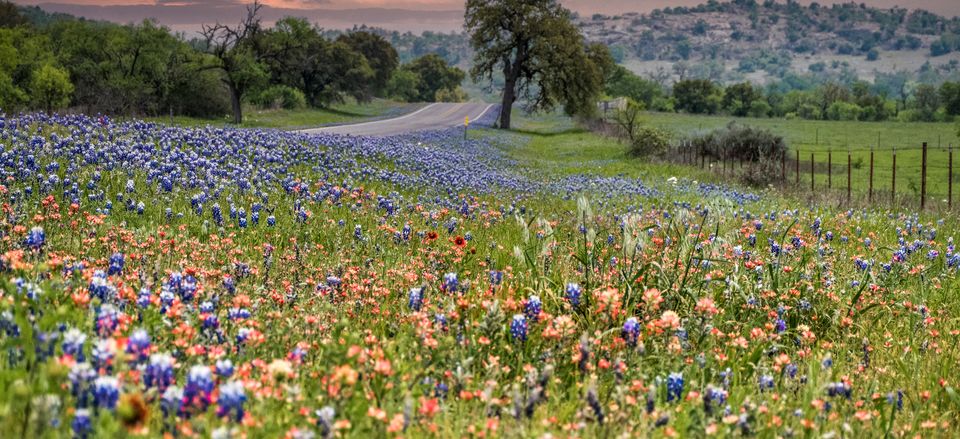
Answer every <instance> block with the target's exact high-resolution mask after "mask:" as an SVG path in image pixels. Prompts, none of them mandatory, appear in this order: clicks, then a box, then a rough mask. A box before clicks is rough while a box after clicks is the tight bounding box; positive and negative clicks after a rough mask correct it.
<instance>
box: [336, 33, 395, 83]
mask: <svg viewBox="0 0 960 439" xmlns="http://www.w3.org/2000/svg"><path fill="white" fill-rule="evenodd" d="M337 41H338V42H341V43H345V44H346V45H347V46H349V47H350V48H351V49H353V50H354V51H356V52H359V53H360V54H362V55H363V56H364V58H366V59H367V63H368V64H369V65H370V68H371V69H373V72H374V78H373V81H371V82H370V83H369V84H370V91H369V93H370V95H371V96H372V95H381V94H382V93H383V91H384V89H385V88H386V86H387V82H389V81H390V78H392V77H393V72H394V71H395V70H396V69H397V67H398V66H399V65H400V58H399V56H398V55H397V50H396V49H394V47H393V45H391V44H390V42H389V41H387V40H386V39H384V38H383V37H381V36H380V35H377V34H374V33H372V32H366V31H355V32H350V33H348V34H344V35H341V36H340V37H339V38H337Z"/></svg>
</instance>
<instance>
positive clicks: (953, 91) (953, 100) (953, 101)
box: [940, 81, 960, 116]
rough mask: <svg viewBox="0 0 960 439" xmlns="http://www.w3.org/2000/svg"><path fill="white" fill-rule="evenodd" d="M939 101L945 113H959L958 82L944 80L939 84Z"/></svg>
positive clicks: (954, 114) (959, 90) (959, 87)
mask: <svg viewBox="0 0 960 439" xmlns="http://www.w3.org/2000/svg"><path fill="white" fill-rule="evenodd" d="M940 101H941V102H942V103H943V106H944V109H945V110H946V112H947V114H949V115H951V116H957V115H960V82H949V81H948V82H944V83H943V84H941V85H940Z"/></svg>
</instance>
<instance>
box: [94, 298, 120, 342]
mask: <svg viewBox="0 0 960 439" xmlns="http://www.w3.org/2000/svg"><path fill="white" fill-rule="evenodd" d="M119 324H120V312H119V311H117V308H115V307H114V306H113V305H111V304H109V303H105V304H103V305H101V306H100V311H99V312H98V313H97V322H96V328H97V334H100V336H101V337H106V336H108V335H110V334H112V333H113V331H115V330H116V329H117V326H118V325H119Z"/></svg>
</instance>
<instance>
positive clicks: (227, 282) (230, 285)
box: [223, 275, 237, 295]
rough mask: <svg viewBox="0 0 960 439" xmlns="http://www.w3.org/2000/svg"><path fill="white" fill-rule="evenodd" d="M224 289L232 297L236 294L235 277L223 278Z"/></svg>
mask: <svg viewBox="0 0 960 439" xmlns="http://www.w3.org/2000/svg"><path fill="white" fill-rule="evenodd" d="M223 288H224V289H225V290H227V293H229V294H231V295H232V294H236V292H237V281H236V280H235V279H234V278H233V276H229V275H227V276H224V277H223Z"/></svg>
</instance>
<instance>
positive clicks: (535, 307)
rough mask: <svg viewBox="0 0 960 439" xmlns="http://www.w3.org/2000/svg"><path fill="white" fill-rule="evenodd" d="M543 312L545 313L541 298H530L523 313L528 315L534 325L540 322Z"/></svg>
mask: <svg viewBox="0 0 960 439" xmlns="http://www.w3.org/2000/svg"><path fill="white" fill-rule="evenodd" d="M541 311H543V304H542V303H541V302H540V296H534V295H532V296H530V298H529V299H527V303H526V304H525V305H524V306H523V313H524V314H526V316H527V319H528V320H530V321H532V322H534V323H536V322H537V321H538V320H540V312H541Z"/></svg>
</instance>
